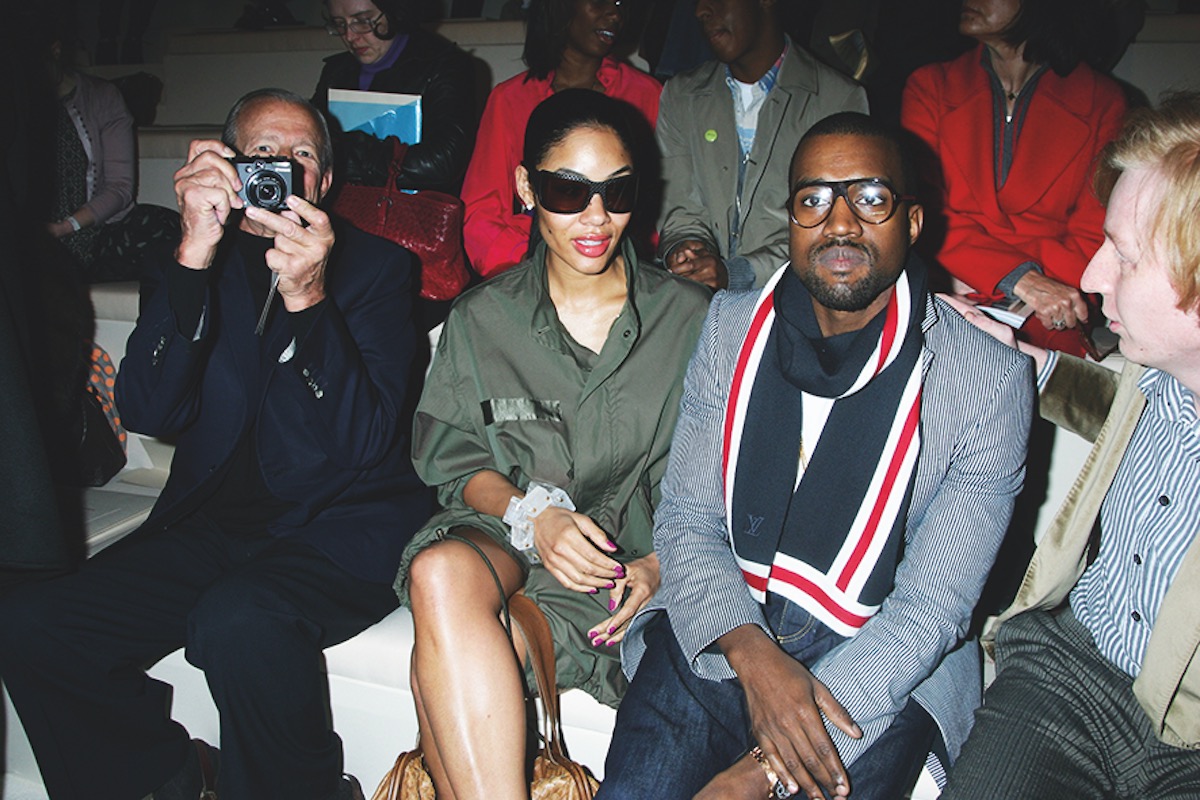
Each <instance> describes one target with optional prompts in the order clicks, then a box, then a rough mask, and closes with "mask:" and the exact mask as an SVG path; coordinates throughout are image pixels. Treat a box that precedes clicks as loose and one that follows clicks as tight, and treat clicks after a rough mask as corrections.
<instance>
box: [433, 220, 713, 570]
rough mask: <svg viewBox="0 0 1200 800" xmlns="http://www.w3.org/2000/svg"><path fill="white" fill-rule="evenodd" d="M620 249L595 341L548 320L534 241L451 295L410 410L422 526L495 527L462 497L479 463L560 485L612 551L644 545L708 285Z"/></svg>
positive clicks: (633, 551)
mask: <svg viewBox="0 0 1200 800" xmlns="http://www.w3.org/2000/svg"><path fill="white" fill-rule="evenodd" d="M623 253H624V255H625V257H626V263H627V264H628V265H630V266H629V268H628V269H627V270H626V276H627V281H628V299H627V300H626V302H625V307H624V308H623V309H622V311H621V313H620V315H619V316H618V317H617V319H616V321H615V322H614V323H613V325H612V328H611V329H610V331H609V334H608V339H607V341H605V343H604V347H603V348H602V350H601V352H600V353H599V354H591V355H590V356H589V355H588V353H587V352H585V351H584V349H583V348H582V347H581V346H580V345H578V344H576V343H574V342H573V341H571V339H570V337H569V336H568V335H567V333H566V330H565V329H564V328H563V327H562V324H561V323H560V322H559V320H558V315H557V313H556V312H555V309H554V304H553V303H552V302H551V300H550V296H549V293H548V291H547V288H546V269H545V266H544V264H545V245H544V244H543V245H542V246H541V247H539V248H538V250H537V252H536V253H535V255H534V256H533V257H532V258H529V259H526V260H525V261H523V262H521V264H519V265H518V266H516V267H514V268H513V269H511V270H508V271H506V272H504V273H502V274H500V275H497V276H496V277H494V278H492V279H490V280H488V281H487V282H486V283H484V284H483V285H482V286H479V287H478V288H476V289H473V290H471V291H469V292H467V293H465V294H464V295H462V296H461V297H460V298H459V299H458V300H457V301H456V303H455V305H454V308H453V309H452V310H451V312H450V316H449V318H448V319H447V320H446V325H445V328H444V329H443V332H442V335H441V338H440V340H439V341H438V347H437V353H436V354H435V356H434V360H433V365H432V368H431V369H430V373H429V378H428V380H427V381H426V384H425V390H424V393H423V394H422V395H421V402H420V405H419V407H418V408H417V414H416V418H415V420H414V423H413V428H414V429H413V462H414V465H415V466H416V469H417V473H418V474H419V475H420V476H421V479H422V480H424V481H425V483H427V484H428V485H430V486H436V487H437V489H438V501H439V502H440V503H441V505H442V506H443V508H444V509H445V510H444V511H443V512H441V513H439V514H438V515H436V516H435V517H434V518H433V519H432V520H430V522H429V524H428V525H427V526H426V527H427V528H431V527H451V526H454V525H471V526H473V527H477V528H480V529H481V530H484V531H487V532H489V533H491V534H492V535H493V536H496V537H497V538H498V539H500V540H502V541H503V540H507V538H508V526H507V525H505V524H504V523H503V522H502V521H501V520H500V519H499V518H497V517H490V516H487V515H484V514H479V513H478V512H476V511H474V510H473V509H471V508H470V507H468V506H467V505H466V503H465V502H463V499H462V493H463V488H464V487H465V486H466V484H467V482H468V481H469V480H470V479H471V478H472V477H473V476H474V475H475V474H476V473H477V472H479V471H480V470H485V469H490V470H496V471H497V472H500V473H501V474H503V475H505V476H506V477H508V479H509V480H511V481H512V482H513V483H514V484H515V485H516V486H518V487H520V488H522V489H523V488H524V487H525V486H526V485H527V484H528V483H529V482H530V481H533V480H536V481H540V482H542V483H548V484H551V485H554V486H558V487H560V488H562V489H564V490H566V492H567V494H568V495H570V497H571V499H572V500H573V501H574V503H575V505H576V508H577V510H578V511H579V512H580V513H582V514H586V515H587V516H589V517H591V518H592V519H593V520H594V521H595V522H596V524H597V525H599V526H600V527H601V528H602V529H604V531H605V532H606V533H607V534H608V535H609V538H611V539H612V540H613V541H614V542H616V543H617V544H618V545H619V546H620V547H621V550H620V552H619V553H617V554H616V555H614V557H615V558H617V559H618V560H620V561H631V560H633V559H636V558H639V557H640V556H644V555H646V554H648V553H650V552H651V551H652V550H653V538H652V531H653V520H654V507H655V506H656V505H657V504H658V498H659V488H658V484H659V481H660V480H661V479H662V475H663V472H664V471H665V469H666V464H667V454H668V451H669V449H670V445H671V434H672V433H673V431H674V429H675V419H676V417H677V415H678V407H679V397H680V394H681V393H682V384H683V373H684V370H685V369H686V367H687V362H688V360H689V358H690V357H691V354H692V350H693V349H695V345H696V339H697V338H698V337H699V335H700V327H701V325H703V323H704V315H705V313H706V312H707V310H708V301H709V298H710V297H711V293H710V292H709V291H708V290H707V289H705V288H704V287H702V286H700V285H699V284H696V283H694V282H692V281H687V280H684V279H682V278H676V277H675V276H673V275H671V274H669V273H667V272H666V271H665V270H662V269H659V268H657V267H654V266H650V265H639V264H638V262H637V258H636V255H635V254H634V252H633V248H632V247H631V246H626V247H625V248H624V251H623ZM589 362H590V363H589ZM420 536H421V534H418V535H417V537H416V538H420Z"/></svg>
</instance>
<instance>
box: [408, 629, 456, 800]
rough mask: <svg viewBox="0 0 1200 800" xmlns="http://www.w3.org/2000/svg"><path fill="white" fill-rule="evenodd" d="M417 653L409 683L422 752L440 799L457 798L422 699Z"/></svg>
mask: <svg viewBox="0 0 1200 800" xmlns="http://www.w3.org/2000/svg"><path fill="white" fill-rule="evenodd" d="M416 673H417V654H416V653H415V652H414V653H413V657H412V664H411V665H410V666H409V673H408V674H409V681H408V682H409V684H410V685H411V686H412V693H413V702H414V704H415V705H416V707H417V727H418V728H419V729H420V731H421V754H422V755H423V756H424V759H425V767H426V769H428V770H429V777H430V778H432V779H433V785H434V787H435V788H436V789H437V796H438V800H456V798H455V796H454V788H453V787H452V786H451V785H450V778H449V776H447V775H446V768H445V767H443V766H442V756H441V753H440V752H438V749H437V744H436V743H435V742H434V741H433V734H432V733H430V732H429V731H430V728H429V717H428V716H426V714H425V704H424V703H423V702H422V701H421V687H420V685H419V684H418V683H417V674H416Z"/></svg>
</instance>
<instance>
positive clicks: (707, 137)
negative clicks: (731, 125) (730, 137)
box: [704, 128, 717, 142]
mask: <svg viewBox="0 0 1200 800" xmlns="http://www.w3.org/2000/svg"><path fill="white" fill-rule="evenodd" d="M716 140H717V132H716V131H715V130H713V129H712V128H709V129H708V130H706V131H705V132H704V141H706V142H715V141H716Z"/></svg>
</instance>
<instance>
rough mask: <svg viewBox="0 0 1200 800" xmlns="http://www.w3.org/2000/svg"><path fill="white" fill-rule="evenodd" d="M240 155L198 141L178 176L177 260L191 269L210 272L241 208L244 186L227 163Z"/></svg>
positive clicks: (213, 142)
mask: <svg viewBox="0 0 1200 800" xmlns="http://www.w3.org/2000/svg"><path fill="white" fill-rule="evenodd" d="M235 155H237V153H235V152H234V151H233V149H232V148H230V147H228V146H227V145H225V144H222V143H221V142H218V141H216V140H213V139H197V140H195V141H193V142H192V143H191V145H190V146H189V147H188V160H187V163H186V164H184V165H183V166H182V167H180V168H179V170H178V171H177V172H176V173H175V200H176V202H177V203H178V204H179V221H180V227H181V228H182V236H181V238H180V240H179V247H178V248H177V249H176V251H175V259H176V260H177V261H178V262H179V263H180V264H182V265H183V266H185V267H188V268H190V269H207V268H208V267H209V265H211V264H212V262H213V258H214V257H215V256H216V252H217V245H218V244H219V243H220V241H221V237H222V236H224V235H225V223H226V222H227V221H228V220H229V213H230V211H232V210H233V209H235V208H241V207H242V206H243V203H242V201H241V199H239V198H238V196H237V193H238V190H239V189H241V188H242V182H241V180H240V179H239V178H238V175H237V170H236V169H235V168H234V166H233V165H232V164H230V163H229V161H228V160H227V159H229V158H231V157H232V156H235Z"/></svg>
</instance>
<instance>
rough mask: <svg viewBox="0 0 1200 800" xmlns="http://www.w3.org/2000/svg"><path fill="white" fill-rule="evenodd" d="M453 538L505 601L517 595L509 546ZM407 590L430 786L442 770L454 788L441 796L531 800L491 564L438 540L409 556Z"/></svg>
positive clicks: (517, 675) (516, 675) (509, 649)
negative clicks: (497, 586)
mask: <svg viewBox="0 0 1200 800" xmlns="http://www.w3.org/2000/svg"><path fill="white" fill-rule="evenodd" d="M456 533H458V534H460V535H462V536H464V537H467V538H470V539H471V541H473V542H475V544H477V545H479V547H480V548H481V549H482V550H483V552H484V553H486V554H487V556H488V558H489V560H490V561H491V562H492V566H493V567H494V568H495V570H496V574H497V575H498V576H499V578H500V582H501V584H502V586H503V587H504V591H505V593H506V595H508V596H511V595H512V594H513V593H515V592H516V591H517V590H518V589H520V587H521V568H520V566H519V565H518V564H517V562H516V561H515V560H514V559H513V558H512V556H510V555H509V554H508V552H507V551H506V550H504V549H503V548H502V547H500V546H499V545H497V544H496V543H495V542H494V541H493V540H492V539H490V538H489V537H488V536H486V535H484V534H482V533H479V532H478V531H473V530H464V529H461V528H460V529H457V530H456ZM409 587H410V588H409V596H410V598H411V604H412V612H413V626H414V628H415V633H416V644H415V645H414V647H413V676H414V680H415V682H416V683H417V684H418V685H419V687H420V689H419V692H420V698H421V699H420V705H421V709H423V716H424V719H422V720H421V726H422V727H421V730H422V734H423V735H424V736H425V738H424V739H423V741H422V746H423V747H424V748H425V753H426V758H427V759H430V760H431V763H430V770H431V773H432V774H433V775H434V776H435V781H437V776H438V774H439V773H440V774H441V775H442V776H443V779H448V781H449V788H450V789H451V792H450V793H443V791H442V782H441V781H438V782H437V787H438V791H439V794H441V795H442V796H449V797H453V798H455V800H475V799H476V798H479V799H480V800H482V798H490V799H494V800H507V799H508V798H512V799H513V800H527V798H528V797H529V784H528V783H527V782H526V779H525V695H524V684H523V682H522V677H521V669H520V663H519V661H518V659H517V657H516V655H515V653H514V652H513V645H512V643H511V642H510V640H509V638H508V632H507V631H506V630H505V628H504V625H503V623H501V622H500V619H499V617H500V611H501V604H500V596H499V594H498V593H497V591H496V589H495V582H494V581H493V580H492V576H491V573H490V572H489V571H488V568H487V565H486V564H484V563H483V560H482V559H481V558H480V557H479V554H478V553H477V552H475V550H474V549H472V548H471V547H470V546H469V545H467V544H464V543H463V542H457V541H454V540H453V539H449V540H446V541H443V542H438V543H437V544H435V545H432V546H430V547H429V548H427V549H425V550H424V551H422V552H421V553H420V554H418V555H417V557H416V558H415V559H413V563H412V567H411V574H410V579H409ZM435 763H436V765H437V766H436V767H435V766H434V765H435Z"/></svg>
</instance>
